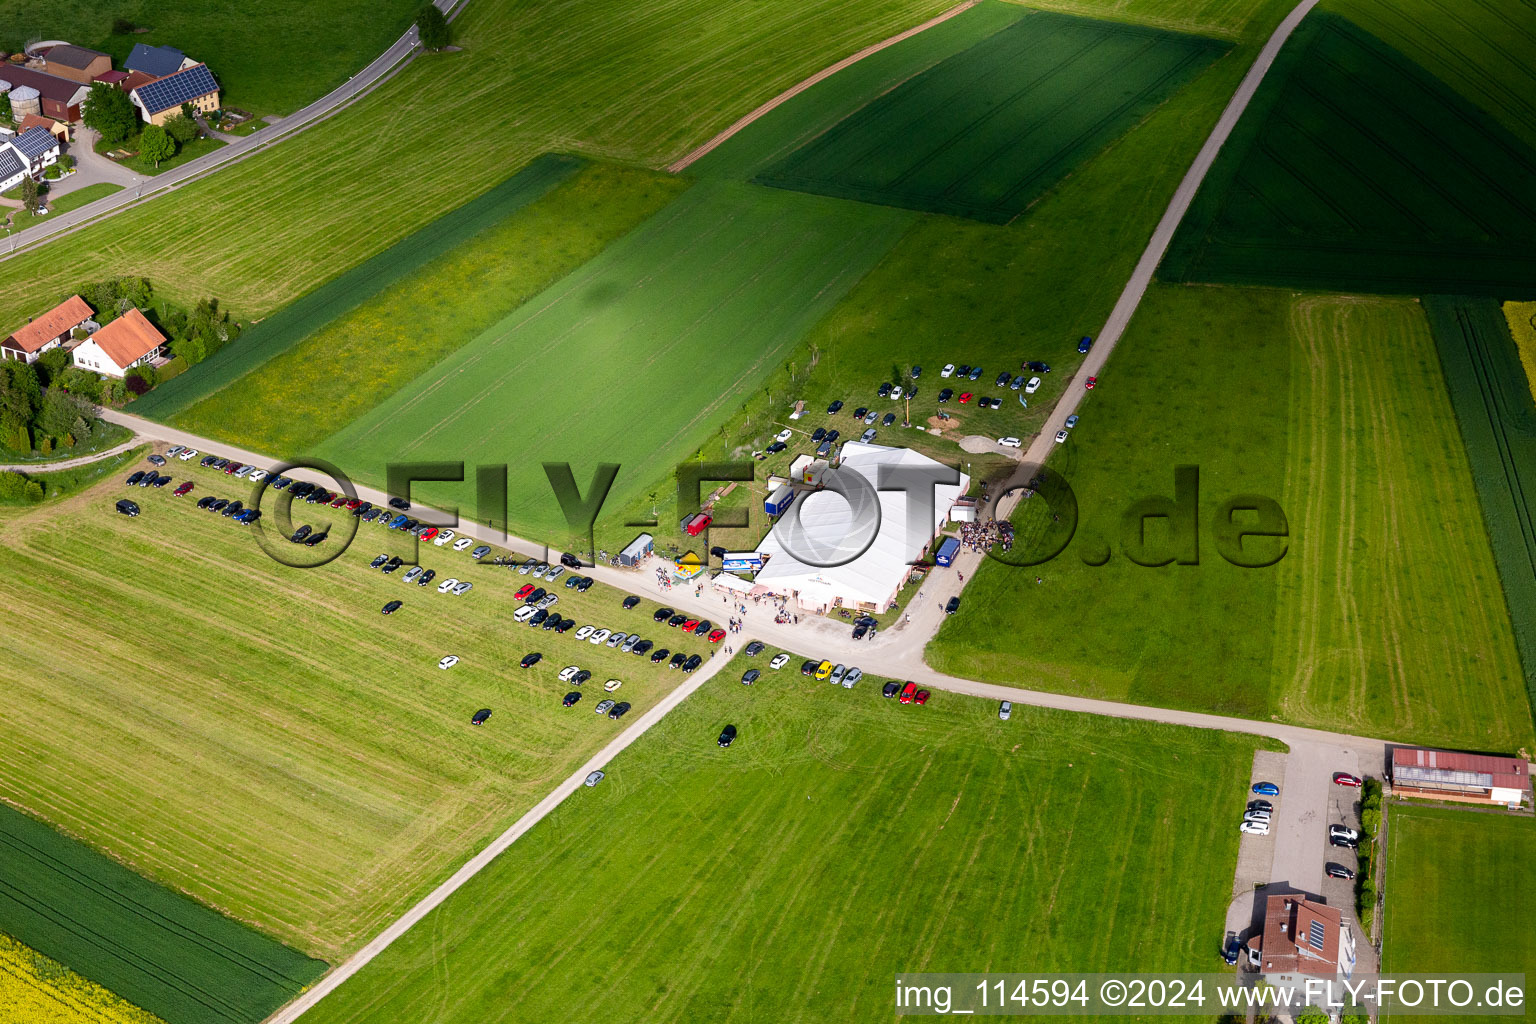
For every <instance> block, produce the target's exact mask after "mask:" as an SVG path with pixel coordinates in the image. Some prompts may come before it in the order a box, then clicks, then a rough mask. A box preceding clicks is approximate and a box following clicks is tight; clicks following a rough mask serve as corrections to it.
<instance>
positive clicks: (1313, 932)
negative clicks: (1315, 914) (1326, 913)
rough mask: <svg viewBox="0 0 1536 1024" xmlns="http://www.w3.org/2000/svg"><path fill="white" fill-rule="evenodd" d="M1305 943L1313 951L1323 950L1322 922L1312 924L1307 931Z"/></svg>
mask: <svg viewBox="0 0 1536 1024" xmlns="http://www.w3.org/2000/svg"><path fill="white" fill-rule="evenodd" d="M1307 943H1308V944H1309V945H1311V946H1312V948H1314V949H1322V948H1323V922H1321V921H1313V922H1312V926H1311V927H1310V928H1308V929H1307Z"/></svg>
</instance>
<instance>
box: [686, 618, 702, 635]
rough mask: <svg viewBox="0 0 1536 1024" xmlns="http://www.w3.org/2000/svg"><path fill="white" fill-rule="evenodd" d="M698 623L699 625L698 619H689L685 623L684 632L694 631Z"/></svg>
mask: <svg viewBox="0 0 1536 1024" xmlns="http://www.w3.org/2000/svg"><path fill="white" fill-rule="evenodd" d="M698 625H699V620H698V619H689V620H688V621H687V622H685V623H683V632H684V633H692V632H693V631H694V630H695V629H697V628H698Z"/></svg>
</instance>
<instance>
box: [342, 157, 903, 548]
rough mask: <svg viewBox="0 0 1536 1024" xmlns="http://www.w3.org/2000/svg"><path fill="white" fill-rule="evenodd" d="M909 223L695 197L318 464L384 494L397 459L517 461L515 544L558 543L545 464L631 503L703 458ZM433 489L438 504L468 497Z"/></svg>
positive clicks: (485, 338)
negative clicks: (698, 454)
mask: <svg viewBox="0 0 1536 1024" xmlns="http://www.w3.org/2000/svg"><path fill="white" fill-rule="evenodd" d="M910 223H911V215H909V214H906V213H902V212H899V211H895V210H891V209H887V208H884V207H876V206H865V205H862V204H855V203H847V202H843V201H840V200H834V199H824V198H821V197H819V196H808V195H802V194H798V193H793V192H782V191H779V190H776V189H764V188H758V187H756V186H752V185H743V184H736V183H729V182H700V183H699V184H697V185H695V186H694V187H693V188H692V189H690V190H689V191H688V192H686V193H685V194H683V195H682V196H681V197H680V198H678V199H677V200H675V201H674V202H673V203H672V204H671V205H670V206H668V207H667V208H666V209H664V210H662V211H661V212H660V213H659V214H657V215H655V216H654V217H652V218H651V220H650V221H648V222H647V223H646V224H645V225H643V226H642V227H640V228H639V229H637V230H635V231H633V232H631V233H630V234H628V235H626V236H625V237H624V238H622V239H620V240H619V241H617V242H615V243H614V244H612V245H610V246H609V247H608V248H607V249H605V250H604V251H603V253H602V254H601V255H599V256H598V257H597V258H596V259H594V260H592V261H591V262H589V263H587V264H586V265H585V266H583V267H582V268H581V269H580V270H578V271H577V272H576V273H574V274H572V275H570V276H568V277H566V278H564V279H563V280H561V281H560V282H559V283H557V284H556V285H554V286H553V287H552V288H550V289H548V290H547V291H545V292H544V293H542V294H540V295H538V296H536V297H534V298H533V299H531V300H529V301H528V302H527V303H525V304H524V305H523V306H522V307H520V308H519V309H518V310H517V311H516V312H514V313H513V314H512V315H510V316H508V317H507V318H505V319H504V320H503V321H501V322H500V323H498V324H496V325H494V326H492V327H490V328H489V329H487V330H486V331H485V332H484V333H483V334H481V336H480V337H479V338H477V339H475V340H474V341H473V342H471V343H469V344H468V345H465V346H463V347H462V348H460V349H459V350H458V351H456V352H455V353H454V354H453V355H452V356H449V357H448V358H447V359H445V360H444V361H443V362H441V363H439V364H437V365H436V366H434V367H433V368H432V369H431V370H430V371H429V372H428V373H426V374H425V375H423V376H422V377H421V378H420V379H418V380H417V381H415V382H414V383H412V384H411V385H410V386H409V387H407V388H406V389H404V390H402V391H400V392H399V393H398V394H396V395H395V396H394V397H393V398H391V399H389V400H388V401H386V402H384V403H383V404H381V405H379V406H378V407H376V408H375V409H374V410H373V411H372V412H371V413H369V414H368V415H367V416H364V417H362V418H361V419H359V420H357V421H355V422H354V423H353V424H352V425H351V426H349V427H347V428H346V429H345V430H343V431H341V432H340V433H339V434H336V435H335V436H333V437H331V438H330V439H329V440H328V441H326V442H325V443H324V444H323V445H321V446H320V447H319V449H318V454H320V455H321V456H323V457H324V458H327V459H329V460H331V461H332V462H334V463H336V464H337V465H339V466H341V467H343V468H344V469H346V470H347V471H348V472H349V473H352V474H354V475H356V476H357V477H359V478H361V479H365V480H375V481H382V480H383V479H384V472H385V465H386V463H387V462H389V461H391V460H394V461H409V460H417V461H441V460H449V461H464V462H466V463H477V464H505V465H506V466H508V484H509V486H508V490H509V495H510V506H509V520H508V521H509V523H510V525H511V528H512V529H513V532H516V533H520V534H522V535H524V536H546V537H547V536H550V535H551V534H559V533H561V532H562V531H564V530H565V526H566V524H565V520H564V518H563V517H562V515H561V512H560V510H559V507H558V506H557V505H556V504H555V502H554V499H553V495H552V492H551V491H550V489H549V484H548V483H547V481H546V479H545V475H544V470H543V468H542V465H541V464H542V463H544V462H549V461H568V462H570V463H571V464H572V466H573V471H574V472H575V475H576V479H577V480H578V481H580V482H581V483H582V486H583V487H585V485H586V481H587V480H588V479H589V477H590V474H591V472H592V468H593V467H594V466H595V465H597V464H598V463H603V462H616V463H619V464H620V465H621V466H623V467H625V468H624V469H623V470H621V472H620V474H619V477H618V480H617V482H616V483H615V485H614V490H613V492H612V494H611V500H613V501H614V502H615V503H620V502H622V501H624V500H625V498H626V496H632V495H633V494H634V493H635V492H636V490H637V489H638V488H640V487H642V486H644V485H646V484H649V483H651V482H653V481H654V480H655V479H656V478H657V476H658V475H659V474H660V473H661V472H663V471H664V468H663V467H665V466H666V465H667V463H666V461H665V460H667V459H676V460H678V461H681V460H682V459H686V458H687V457H688V456H689V455H690V454H692V453H693V451H694V450H695V447H696V446H697V445H698V444H699V443H700V441H702V440H703V439H706V438H708V437H709V436H710V434H711V433H712V432H713V431H714V430H715V429H716V428H717V427H718V425H719V424H720V423H722V422H724V420H725V419H726V418H727V417H728V416H729V415H730V413H731V412H732V411H733V410H734V409H735V408H736V407H737V405H738V404H739V402H740V397H739V393H740V392H741V391H742V390H744V389H747V388H751V387H753V386H754V384H755V382H756V381H757V380H758V379H759V378H760V377H761V376H763V375H764V374H765V371H766V369H767V368H769V367H774V366H777V365H779V362H780V357H781V354H782V353H783V352H784V351H785V350H786V349H787V348H788V347H789V346H790V345H792V344H793V343H794V342H796V341H797V340H798V339H799V338H800V336H801V335H802V334H803V333H804V332H805V331H806V330H807V329H808V328H809V326H810V325H811V324H812V323H814V322H815V321H816V320H817V319H819V318H820V317H821V316H822V315H823V314H824V313H825V312H826V310H827V309H828V308H830V307H831V305H832V304H833V303H834V302H836V301H837V299H838V298H839V297H840V296H841V295H842V294H843V293H844V292H846V291H847V289H848V288H849V287H851V286H852V284H853V283H854V282H855V281H857V280H858V279H859V277H861V276H862V275H863V274H864V273H865V272H866V271H867V270H868V269H869V267H871V266H872V265H873V264H874V263H875V262H876V261H877V260H878V259H879V258H880V257H881V256H882V255H883V254H884V253H885V252H886V250H887V249H889V248H890V246H891V245H892V243H894V242H895V240H896V238H897V237H898V236H899V235H900V234H901V233H902V232H903V231H904V230H906V228H907V227H908V226H909V225H910ZM578 382H579V390H571V389H569V388H567V387H566V385H567V384H568V383H569V384H576V383H578ZM421 490H422V494H421V497H422V500H424V501H428V502H432V501H433V500H446V501H448V502H450V503H452V502H453V501H454V500H455V499H456V498H459V499H462V495H463V487H462V486H460V485H452V489H451V490H450V489H449V488H445V487H442V486H435V485H427V486H425V487H423V488H422V489H421ZM434 495H435V496H436V499H434ZM624 540H628V538H627V537H626V538H624ZM618 543H620V544H622V543H623V541H618Z"/></svg>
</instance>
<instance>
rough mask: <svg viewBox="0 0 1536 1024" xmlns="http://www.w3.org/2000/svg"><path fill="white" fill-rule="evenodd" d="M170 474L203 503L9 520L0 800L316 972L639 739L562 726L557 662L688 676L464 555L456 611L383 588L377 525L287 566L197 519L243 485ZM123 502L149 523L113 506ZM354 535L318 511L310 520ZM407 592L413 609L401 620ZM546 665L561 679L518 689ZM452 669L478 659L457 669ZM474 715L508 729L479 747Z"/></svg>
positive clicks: (601, 616)
mask: <svg viewBox="0 0 1536 1024" xmlns="http://www.w3.org/2000/svg"><path fill="white" fill-rule="evenodd" d="M169 471H170V472H171V473H172V474H173V475H175V477H176V478H177V480H181V479H183V478H190V479H193V480H194V481H195V482H196V489H195V490H194V491H193V493H192V494H190V495H188V496H186V497H184V498H175V497H172V495H171V493H170V491H171V489H170V488H166V489H161V490H148V491H146V490H140V489H137V488H135V489H131V490H130V489H127V488H124V487H123V486H122V485H121V483H120V482H109V483H106V484H103V485H101V486H99V487H97V488H95V489H94V490H92V491H89V492H86V493H85V494H83V495H80V496H77V497H75V498H71V499H66V500H65V501H64V502H62V503H58V504H50V505H48V506H45V507H43V508H41V509H32V510H28V511H20V510H14V511H13V510H6V511H3V512H0V580H3V582H0V590H3V594H4V601H5V605H6V607H7V608H9V609H11V613H12V614H11V622H10V625H9V626H8V628H7V633H6V637H7V639H6V646H7V648H8V649H9V651H10V652H11V653H10V655H9V656H8V657H7V658H6V659H5V660H4V662H3V664H0V687H3V688H4V691H5V693H6V714H5V716H4V720H3V722H0V766H3V771H0V780H3V781H0V797H3V798H4V799H5V800H6V801H8V802H10V803H12V804H14V805H16V806H19V807H22V808H24V809H26V810H28V811H29V812H30V813H33V814H36V815H38V816H40V817H42V818H43V819H45V820H47V821H49V822H52V823H54V824H56V825H58V826H59V827H61V828H63V829H65V830H66V831H68V832H69V833H70V834H72V835H74V836H77V837H79V838H81V839H83V840H84V841H86V842H88V843H90V844H91V845H93V846H96V847H98V848H100V849H102V850H104V851H106V852H107V853H108V854H110V855H111V856H112V857H114V858H116V859H118V860H119V861H121V862H122V863H124V864H126V865H127V866H128V867H130V868H133V869H134V870H136V871H139V872H141V873H143V874H144V875H145V876H146V877H150V878H153V879H155V880H157V881H159V882H161V883H163V884H165V885H167V886H169V887H171V888H172V889H177V890H181V891H184V892H187V893H189V894H190V895H192V896H195V897H197V898H198V899H200V900H202V901H203V902H205V903H208V904H209V905H211V906H213V907H216V908H218V909H221V910H224V911H226V912H227V913H229V914H230V915H232V916H234V917H235V918H237V919H239V920H243V921H246V922H248V923H251V924H253V925H256V926H257V927H259V928H261V929H263V930H265V931H267V932H269V933H271V934H273V935H276V936H278V937H280V938H282V939H283V940H285V941H287V942H288V943H290V944H291V945H294V946H296V947H298V948H300V949H303V950H305V951H306V952H308V953H310V954H312V955H316V956H321V957H325V958H326V959H330V960H332V961H335V960H337V959H339V958H340V956H341V955H342V954H343V953H345V952H346V951H347V950H350V949H352V948H355V946H356V944H357V943H358V942H359V941H360V940H361V939H362V938H364V937H366V936H369V935H372V934H373V933H374V932H376V931H377V930H378V929H379V928H380V927H382V925H383V924H384V922H385V921H387V920H389V919H390V918H392V917H393V916H395V915H396V914H398V913H399V912H400V911H401V910H402V909H403V908H404V906H406V905H407V903H408V902H409V901H411V900H413V899H414V898H417V897H419V896H420V895H422V894H423V893H425V892H426V891H427V890H428V889H430V888H431V887H432V886H433V885H435V884H436V883H437V882H438V881H440V880H441V879H442V878H444V877H446V876H447V874H449V873H450V872H451V871H452V869H453V868H455V867H456V866H457V865H458V864H459V863H460V862H461V861H462V860H463V859H464V857H465V856H466V855H467V853H468V852H469V851H470V850H471V849H473V848H475V847H476V846H478V845H479V844H481V843H483V842H485V841H486V840H487V839H488V838H489V837H490V836H491V835H493V834H495V833H497V832H499V831H500V830H501V829H503V828H505V827H506V825H508V824H510V823H511V821H513V820H515V819H516V818H517V816H518V815H520V814H521V813H522V812H523V811H525V810H526V809H527V808H528V807H530V806H532V805H533V803H534V802H536V801H537V800H538V799H539V798H540V797H541V796H543V794H544V793H546V792H547V791H548V790H549V788H550V786H551V785H553V784H554V781H555V780H557V779H559V778H561V777H563V776H564V775H565V774H567V773H569V772H570V771H571V770H572V769H573V768H574V767H575V766H576V765H577V764H580V762H581V761H582V760H583V759H585V758H586V757H587V756H589V755H590V754H591V752H592V751H593V750H595V749H597V747H599V746H600V745H601V744H603V743H605V742H607V740H608V739H609V738H611V737H612V736H613V735H614V734H615V733H616V732H617V731H618V729H619V727H620V726H621V724H627V723H617V722H610V721H608V720H607V719H606V718H604V719H599V718H596V717H595V716H594V715H592V714H591V711H590V709H591V707H592V706H593V704H594V703H595V700H596V699H597V697H596V695H594V694H588V695H587V699H586V702H585V704H584V705H583V706H578V707H577V708H575V709H572V710H571V711H565V710H564V709H562V708H561V707H560V704H559V701H560V696H561V695H562V694H563V693H564V692H566V690H567V689H568V687H567V686H566V685H565V684H563V683H560V682H559V681H558V680H557V679H556V675H557V673H558V672H559V670H560V669H561V668H562V667H564V666H565V665H567V664H571V663H576V664H579V665H581V666H582V667H584V668H587V669H589V670H590V671H592V672H593V675H594V682H592V683H589V684H588V686H589V687H592V686H600V685H601V684H602V682H603V681H605V680H607V679H609V678H619V679H621V680H623V682H624V686H623V688H622V689H621V691H620V693H619V696H621V697H622V698H624V699H627V700H629V701H630V702H631V703H632V704H633V705H634V706H635V708H636V709H637V710H644V709H645V708H646V707H648V706H650V705H652V704H654V703H655V701H656V700H658V699H659V698H660V697H661V695H662V694H663V693H665V692H666V691H668V690H669V689H670V688H671V687H673V686H675V685H676V684H677V682H678V679H679V674H678V673H677V672H675V671H668V670H666V669H664V668H663V667H661V666H658V665H653V664H651V663H650V661H649V659H648V658H636V657H634V656H633V655H629V654H623V653H619V652H615V651H612V650H609V649H607V648H598V647H593V646H591V645H590V644H587V643H582V642H577V641H575V640H574V632H573V633H569V634H566V635H565V636H563V637H562V636H557V635H555V634H553V633H548V632H538V633H534V632H532V631H528V630H526V629H525V627H522V626H518V625H515V624H514V623H513V622H512V621H511V613H512V611H513V610H514V608H515V607H516V602H514V601H513V599H512V598H513V593H514V591H515V590H516V588H517V586H518V585H519V584H521V583H523V582H526V581H527V580H528V577H526V576H520V575H518V574H516V573H512V572H510V571H509V570H506V569H497V568H494V567H492V566H489V565H482V566H475V565H473V564H472V563H471V562H470V560H469V558H468V556H467V555H466V554H462V553H457V552H454V551H452V550H450V549H447V548H438V547H434V546H431V545H425V546H423V548H422V552H423V553H422V555H421V560H422V564H424V565H426V566H428V567H430V568H434V569H435V570H436V571H437V572H438V580H439V581H441V580H442V579H445V578H447V577H448V576H450V575H451V576H455V577H457V578H460V579H467V580H470V581H471V582H473V583H474V584H475V587H474V589H473V590H471V591H470V592H469V593H467V594H465V595H464V596H462V597H452V596H448V595H440V594H438V593H437V592H436V587H435V586H434V587H429V588H426V589H421V588H417V587H416V586H414V585H413V584H406V583H404V582H403V581H402V580H401V578H400V575H401V574H397V575H395V576H389V577H385V576H382V575H380V574H378V573H376V572H373V571H370V570H368V569H367V568H366V566H367V563H368V561H369V560H370V559H372V557H373V556H374V555H376V554H378V553H379V552H382V551H386V550H398V551H399V552H400V553H401V554H402V555H407V554H409V552H408V551H406V550H404V549H403V546H402V547H396V543H398V542H400V541H401V539H402V535H401V534H398V533H396V534H388V533H386V532H385V531H383V530H382V529H380V528H379V527H378V526H376V525H370V524H363V525H362V526H360V527H359V529H361V530H364V531H365V532H364V533H363V534H362V536H361V537H359V538H358V539H357V541H356V542H355V545H354V547H353V548H352V549H351V550H349V551H347V552H346V553H345V554H344V555H343V556H342V557H340V558H339V559H337V560H336V561H334V562H332V563H330V564H329V565H326V566H325V567H323V568H319V569H312V570H302V569H293V568H287V567H285V566H281V565H278V564H276V563H275V562H273V561H272V560H270V559H269V558H268V557H267V556H266V555H265V554H264V553H263V552H262V551H261V550H259V549H258V548H257V546H256V543H255V542H254V540H253V539H252V538H251V537H250V536H249V535H248V534H249V528H247V527H241V526H236V525H233V524H231V523H230V521H229V520H227V519H224V518H221V517H219V516H217V515H210V514H209V513H207V512H202V511H198V510H196V509H195V508H194V507H193V505H194V503H195V501H196V499H197V498H198V497H199V496H200V495H204V494H220V495H222V496H224V497H236V496H239V497H245V496H248V494H249V490H250V485H241V484H239V483H237V482H233V481H231V480H230V478H228V477H226V476H224V475H223V474H221V473H217V472H215V471H212V470H204V469H201V468H196V466H195V464H194V465H193V466H192V467H188V466H187V465H186V464H183V463H177V462H174V461H173V462H172V464H171V468H170V470H169ZM124 495H128V496H131V497H132V498H133V499H134V500H135V501H137V502H138V503H139V505H140V506H141V508H142V509H143V512H142V514H141V515H140V516H139V517H137V518H135V519H131V520H130V519H125V518H124V517H122V516H119V515H117V514H116V513H115V512H114V511H113V508H112V506H113V502H114V501H115V499H116V498H118V497H121V496H124ZM341 515H342V513H331V512H330V511H329V510H325V511H318V510H317V509H316V507H315V506H312V505H301V506H299V507H298V509H297V510H296V511H295V514H294V518H295V520H296V521H298V522H305V523H309V524H311V525H314V526H317V527H318V526H320V525H321V524H323V523H326V522H332V521H335V520H337V519H338V517H340V516H341ZM265 522H267V523H268V524H271V523H272V522H273V517H272V515H268V516H267V518H266V520H265ZM343 522H345V523H350V522H353V520H351V519H350V517H348V518H346V519H345V520H343ZM386 538H392V539H393V541H394V542H393V543H392V542H391V540H386ZM277 543H278V545H279V547H280V549H281V550H282V551H284V552H287V551H292V552H294V553H295V554H297V553H299V552H301V551H304V552H307V551H308V549H297V548H291V546H289V545H287V544H286V543H284V542H281V541H279V542H277ZM335 544H336V539H334V538H333V540H332V541H330V542H328V543H327V545H326V546H323V547H321V548H316V549H314V552H315V553H318V554H324V553H325V552H327V551H328V550H331V549H332V548H333V547H334V546H335ZM557 593H558V594H559V596H560V603H559V604H558V605H556V606H555V607H556V609H557V610H559V611H562V612H565V613H566V615H567V616H569V617H572V618H575V619H576V620H577V622H578V624H580V623H584V622H596V623H600V624H601V625H603V626H604V627H606V628H609V629H612V628H617V627H619V626H624V627H625V628H627V629H628V630H629V631H631V632H638V633H640V634H641V635H643V636H646V637H650V638H652V639H654V640H655V641H657V643H658V646H666V647H670V648H672V649H673V650H679V649H681V650H686V651H689V652H703V653H707V652H708V650H709V649H710V645H709V644H708V643H706V642H705V641H703V640H702V639H701V638H689V639H688V640H687V641H683V638H682V637H680V636H677V635H674V634H672V631H670V630H665V629H664V628H663V627H658V626H656V625H655V624H653V623H652V621H651V612H652V611H653V610H654V609H653V608H652V607H651V606H648V605H646V606H642V607H640V608H638V609H635V610H633V611H624V610H623V609H621V608H620V607H619V602H620V595H619V594H618V593H617V592H615V591H613V590H609V589H607V588H604V587H601V586H597V587H594V588H593V589H592V590H591V591H590V592H588V593H587V594H584V595H583V594H578V593H576V592H575V591H572V590H566V589H564V588H563V587H560V588H559V589H558V590H557ZM392 598H395V599H400V600H403V601H405V607H404V608H402V609H401V610H400V611H399V612H397V613H395V614H394V615H393V616H391V617H390V618H387V619H386V618H384V617H382V616H381V615H380V614H379V610H380V608H381V607H382V606H383V604H384V603H385V602H386V601H387V600H390V599H392ZM87 608H88V609H89V615H88V622H80V621H79V620H80V617H81V615H82V609H87ZM66 621H75V622H76V623H77V625H76V627H74V628H71V631H70V642H69V643H67V644H64V643H60V640H59V637H60V632H59V630H60V629H61V628H62V627H61V623H64V622H66ZM663 634H664V635H663ZM680 642H681V645H680ZM532 650H538V651H541V652H542V653H543V654H544V656H545V657H544V660H543V662H542V663H541V664H540V665H538V666H536V667H535V668H533V669H530V670H526V671H524V670H520V669H519V668H518V661H519V660H520V659H521V658H522V656H523V655H524V654H526V653H528V652H529V651H532ZM446 654H457V655H459V656H460V657H461V658H462V659H463V660H462V661H461V663H460V664H459V665H457V666H455V667H454V668H453V669H451V670H449V671H441V670H439V669H438V668H437V663H438V660H439V659H440V658H442V657H443V656H444V655H446ZM42 665H46V666H47V671H46V672H43V671H38V670H37V666H42ZM480 707H490V708H492V710H493V711H494V712H495V715H494V717H493V718H492V719H491V721H490V722H489V723H487V725H486V726H485V727H484V728H482V729H475V728H472V727H470V726H469V724H468V720H469V717H470V715H471V714H472V713H473V712H474V711H475V710H476V709H477V708H480ZM125 765H131V766H132V769H131V770H125V768H124V766H125ZM124 994H125V995H126V993H124Z"/></svg>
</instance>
